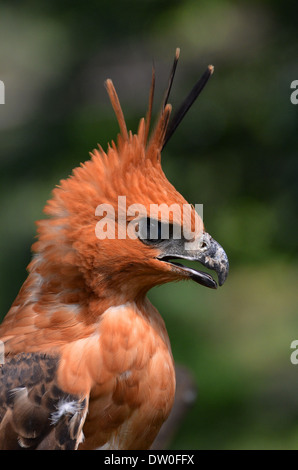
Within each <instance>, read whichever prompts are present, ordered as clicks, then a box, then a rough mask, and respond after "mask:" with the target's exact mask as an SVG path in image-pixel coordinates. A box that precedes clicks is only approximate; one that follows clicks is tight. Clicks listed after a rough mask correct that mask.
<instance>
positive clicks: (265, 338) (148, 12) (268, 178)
mask: <svg viewBox="0 0 298 470" xmlns="http://www.w3.org/2000/svg"><path fill="white" fill-rule="evenodd" d="M297 14H298V4H297V2H294V1H289V0H285V1H283V2H280V1H278V0H267V1H256V0H250V1H241V2H239V1H238V2H236V1H232V0H221V1H219V0H208V1H207V0H202V1H197V0H184V1H177V0H171V1H165V0H159V1H158V0H143V1H137V0H131V1H120V0H97V1H95V0H85V1H84V2H71V1H65V0H64V1H63V0H60V1H57V0H51V1H44V2H38V1H37V0H31V1H27V2H23V3H22V2H17V1H13V0H9V1H7V0H2V1H1V6H0V79H1V80H3V81H4V83H5V87H6V88H5V98H6V103H5V105H1V106H0V136H1V137H0V182H1V186H0V197H1V208H0V214H1V216H0V241H1V249H0V276H1V278H0V289H1V292H0V318H2V317H3V316H4V315H5V313H6V312H7V310H8V309H9V307H10V304H11V303H12V301H13V300H14V298H15V296H16V294H17V293H18V290H19V288H20V286H21V284H22V282H23V281H24V280H25V278H26V266H27V264H28V262H29V260H30V246H31V244H32V242H33V239H34V236H35V224H34V222H35V220H38V219H40V218H41V217H42V216H43V215H42V209H43V206H44V204H45V201H46V200H47V199H48V198H49V197H50V193H51V190H52V188H53V187H54V186H55V185H56V184H57V183H58V182H59V180H60V179H61V178H65V177H66V176H67V175H68V174H69V173H70V172H71V170H72V168H73V167H75V166H77V165H79V164H80V162H82V161H85V160H86V159H88V158H89V155H88V152H89V150H92V149H93V148H94V147H95V146H96V144H97V142H99V143H100V144H101V145H102V146H103V147H104V148H106V145H107V142H108V141H110V140H111V139H114V138H115V136H116V133H117V132H118V127H117V123H116V119H115V117H114V114H113V111H112V109H111V106H110V103H109V100H108V97H107V94H106V91H105V89H104V86H103V83H104V80H105V79H106V78H108V77H110V78H112V79H113V81H114V83H115V85H116V88H117V90H118V93H119V96H120V100H121V103H122V106H123V109H124V112H125V116H126V119H127V122H128V126H129V128H131V129H132V130H136V129H137V125H138V120H139V118H140V117H141V116H143V115H144V113H145V112H146V107H147V100H148V90H149V86H150V80H151V68H152V63H153V62H154V64H155V67H156V74H157V90H156V102H155V109H154V112H155V114H157V113H158V110H159V103H160V100H161V97H162V95H163V91H164V88H165V86H166V83H167V78H168V73H169V69H170V67H171V64H172V59H173V55H174V51H175V48H176V47H177V46H179V47H180V48H181V58H180V63H179V65H178V69H177V74H176V79H175V83H174V86H173V89H172V99H171V100H170V101H171V102H172V104H173V106H174V107H175V106H177V105H179V103H180V102H181V100H182V99H183V98H184V97H185V95H186V94H187V93H188V91H189V90H190V88H191V87H192V86H193V84H194V83H195V81H196V80H197V78H198V77H199V76H200V74H201V73H202V72H203V71H204V70H205V68H206V66H207V65H208V64H210V63H211V64H213V65H214V66H215V73H214V75H213V77H212V78H211V80H210V82H209V83H208V85H207V87H206V89H205V90H204V93H203V94H202V96H201V97H200V98H199V100H198V102H197V103H196V104H195V105H194V106H193V108H192V109H191V110H190V112H189V114H188V116H187V117H186V118H185V119H184V121H183V123H182V124H181V126H180V127H179V130H178V131H177V133H176V134H175V135H174V136H173V137H172V139H171V140H170V142H169V143H168V145H167V147H166V149H165V150H164V152H163V167H164V170H165V173H166V174H167V176H168V178H169V180H170V181H171V182H172V183H173V184H174V185H175V186H176V188H177V189H178V190H180V191H181V192H182V193H183V195H184V196H185V197H186V199H187V200H188V201H189V202H192V203H203V204H204V222H205V225H206V228H207V230H208V232H209V233H211V234H212V235H213V236H214V238H215V239H216V240H218V241H219V242H220V243H221V244H222V245H223V246H224V248H225V250H226V252H227V253H228V256H229V259H230V265H231V267H230V276H229V278H228V280H227V282H226V284H225V285H224V286H223V287H222V288H220V289H218V290H217V291H212V290H209V289H205V288H203V287H201V286H198V285H197V284H194V283H191V282H188V283H186V282H185V283H180V284H175V285H166V286H162V287H159V288H157V289H155V290H153V291H152V292H151V293H150V299H151V300H152V302H153V303H154V304H155V305H156V306H157V308H158V309H159V310H160V312H161V313H162V315H163V317H164V319H165V321H166V324H167V327H168V330H169V334H170V338H171V343H172V348H173V353H174V357H175V359H176V361H177V362H178V363H180V364H185V365H187V367H188V368H189V369H190V370H191V371H192V373H193V375H194V379H195V382H196V384H197V387H198V399H197V401H196V403H195V405H194V407H193V409H192V410H191V412H190V413H188V415H187V416H186V418H185V420H184V422H183V425H182V426H181V428H180V430H179V431H178V433H177V435H176V436H175V438H174V440H173V441H172V442H171V448H173V449H247V448H248V449H297V448H298V393H297V391H298V365H296V366H295V365H293V364H292V363H291V361H290V355H291V352H292V350H291V348H290V345H291V343H292V341H293V340H295V339H298V328H297V327H298V308H297V307H298V294H297V274H298V267H297V230H298V221H297V197H298V185H297V169H298V159H297V150H298V148H297V126H298V106H295V105H293V104H292V103H291V101H290V95H291V92H292V91H293V90H291V89H290V84H291V82H292V81H293V80H297V79H298V61H297V58H298V38H297Z"/></svg>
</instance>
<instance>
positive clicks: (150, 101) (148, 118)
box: [144, 66, 155, 145]
mask: <svg viewBox="0 0 298 470" xmlns="http://www.w3.org/2000/svg"><path fill="white" fill-rule="evenodd" d="M154 89H155V68H154V66H153V67H152V79H151V87H150V94H149V105H148V111H147V114H146V125H145V139H144V144H145V145H146V143H147V140H148V135H149V130H150V124H151V117H152V109H153V100H154Z"/></svg>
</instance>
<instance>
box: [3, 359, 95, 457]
mask: <svg viewBox="0 0 298 470" xmlns="http://www.w3.org/2000/svg"><path fill="white" fill-rule="evenodd" d="M58 362H59V358H58V357H57V356H50V355H46V354H36V353H30V354H25V353H22V354H17V355H15V356H12V357H10V358H8V359H7V361H6V362H5V364H3V365H2V366H1V367H0V449H15V450H17V449H61V450H63V449H76V448H77V446H78V444H79V443H80V442H81V439H82V427H83V424H84V422H85V416H86V413H87V407H88V399H87V397H82V396H77V395H70V394H68V393H65V392H64V391H63V390H61V389H60V388H59V387H58V386H57V382H56V371H57V367H58Z"/></svg>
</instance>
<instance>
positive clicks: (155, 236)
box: [139, 217, 164, 244]
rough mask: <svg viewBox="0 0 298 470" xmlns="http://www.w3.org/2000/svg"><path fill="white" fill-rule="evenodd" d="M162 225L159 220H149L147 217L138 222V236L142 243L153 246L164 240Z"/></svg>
mask: <svg viewBox="0 0 298 470" xmlns="http://www.w3.org/2000/svg"><path fill="white" fill-rule="evenodd" d="M162 225H163V224H162V223H161V222H160V220H156V219H150V218H149V217H147V218H144V219H142V220H140V222H139V236H140V239H141V240H142V241H143V242H144V243H148V244H154V243H159V242H161V241H162V240H164V237H163V233H162V232H163V230H162Z"/></svg>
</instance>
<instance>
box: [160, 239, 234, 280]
mask: <svg viewBox="0 0 298 470" xmlns="http://www.w3.org/2000/svg"><path fill="white" fill-rule="evenodd" d="M157 258H158V259H159V260H161V261H165V262H167V263H170V264H172V265H173V268H174V269H175V270H180V271H183V273H185V275H187V276H188V277H190V278H191V279H193V280H194V281H196V282H198V283H199V284H201V285H203V286H206V287H210V288H212V289H216V288H217V283H216V281H215V280H214V279H213V278H212V276H210V275H209V274H207V273H205V272H203V271H198V270H196V269H193V268H190V267H188V266H183V265H182V264H180V263H176V262H173V261H171V260H173V259H184V260H190V261H198V262H199V263H201V264H202V265H203V266H205V267H206V268H208V269H212V270H214V271H215V272H216V273H217V276H218V284H219V285H220V286H222V285H223V283H224V282H225V280H226V278H227V276H228V274H229V260H228V257H227V255H226V253H225V251H224V249H223V248H222V246H221V245H220V244H219V243H218V242H217V241H216V240H214V239H213V238H212V237H211V236H210V235H209V233H207V232H202V233H201V235H200V236H199V237H197V238H196V239H195V240H194V241H191V242H187V241H185V240H184V242H183V243H181V240H171V243H169V244H167V245H166V246H165V247H164V250H163V252H162V253H161V254H160V255H159V256H158V257H157Z"/></svg>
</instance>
